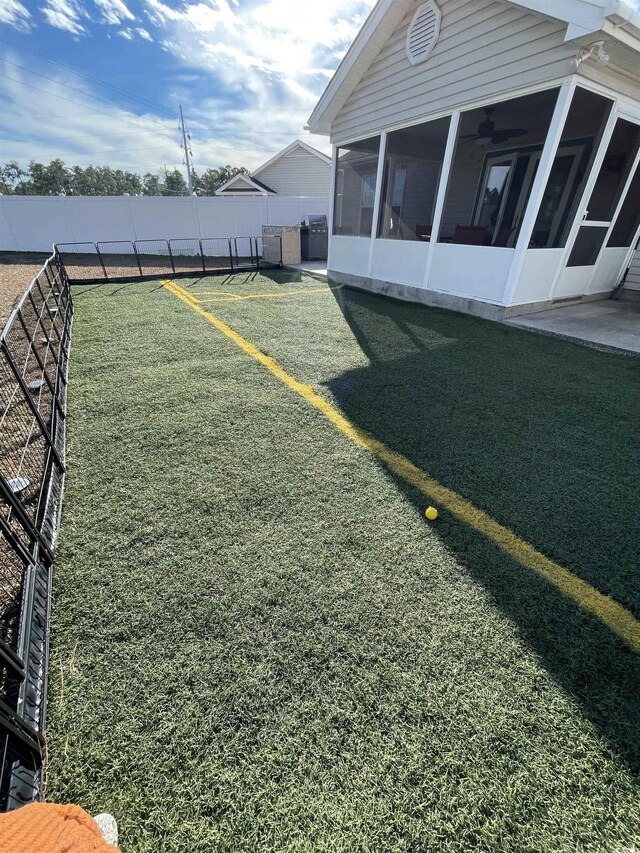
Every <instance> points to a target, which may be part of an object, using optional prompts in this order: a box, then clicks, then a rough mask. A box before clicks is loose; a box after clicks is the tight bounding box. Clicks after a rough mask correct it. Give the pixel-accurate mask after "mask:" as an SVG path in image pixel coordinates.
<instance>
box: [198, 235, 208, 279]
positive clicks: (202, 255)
mask: <svg viewBox="0 0 640 853" xmlns="http://www.w3.org/2000/svg"><path fill="white" fill-rule="evenodd" d="M198 246H200V260H201V261H202V272H206V271H207V268H206V266H205V264H204V252H203V251H202V240H201V239H200V238H198Z"/></svg>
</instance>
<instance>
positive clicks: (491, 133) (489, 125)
mask: <svg viewBox="0 0 640 853" xmlns="http://www.w3.org/2000/svg"><path fill="white" fill-rule="evenodd" d="M494 111H495V107H485V110H484V114H485V118H484V119H483V120H482V121H481V122H480V124H479V125H478V130H477V131H476V133H467V134H465V135H464V136H461V137H460V138H461V139H468V140H473V141H474V142H475V144H476V145H491V143H494V144H497V143H500V142H507V140H509V139H512V138H513V137H514V136H523V135H524V134H525V133H526V132H527V131H526V130H525V128H523V127H509V128H506V129H505V130H496V123H495V121H493V119H492V118H491V115H492V114H493V112H494Z"/></svg>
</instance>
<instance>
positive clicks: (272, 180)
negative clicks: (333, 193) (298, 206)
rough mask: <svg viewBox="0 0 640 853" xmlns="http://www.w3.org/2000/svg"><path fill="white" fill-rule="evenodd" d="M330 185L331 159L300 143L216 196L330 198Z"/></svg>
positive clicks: (232, 182) (304, 143) (218, 191)
mask: <svg viewBox="0 0 640 853" xmlns="http://www.w3.org/2000/svg"><path fill="white" fill-rule="evenodd" d="M330 182H331V158H330V157H327V155H326V154H323V153H322V152H321V151H318V150H316V149H315V148H312V147H311V145H307V143H306V142H303V141H302V140H301V139H296V140H294V141H293V142H292V143H291V145H287V147H286V148H284V149H283V150H282V151H280V152H279V153H278V154H275V155H274V156H273V157H272V158H271V159H270V160H267V162H266V163H263V164H262V166H259V167H258V168H257V169H254V171H253V172H251V174H250V175H242V174H240V175H236V176H235V178H231V180H230V181H227V183H226V184H223V185H222V186H221V187H220V188H219V189H218V190H217V191H216V195H219V196H230V195H231V196H240V195H242V196H246V195H250V196H251V195H253V196H256V195H258V196H259V195H263V196H264V195H266V196H275V195H281V196H288V197H292V196H293V197H303V196H313V197H315V198H322V197H325V198H328V197H329V191H330Z"/></svg>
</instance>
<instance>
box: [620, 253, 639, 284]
mask: <svg viewBox="0 0 640 853" xmlns="http://www.w3.org/2000/svg"><path fill="white" fill-rule="evenodd" d="M624 286H625V289H626V290H640V251H637V252H636V253H635V254H634V256H633V260H632V261H631V267H630V268H629V272H628V273H627V278H626V281H625V283H624Z"/></svg>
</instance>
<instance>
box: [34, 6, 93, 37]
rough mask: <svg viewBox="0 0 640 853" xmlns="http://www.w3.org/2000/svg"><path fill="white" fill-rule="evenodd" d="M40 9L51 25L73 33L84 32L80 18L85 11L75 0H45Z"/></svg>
mask: <svg viewBox="0 0 640 853" xmlns="http://www.w3.org/2000/svg"><path fill="white" fill-rule="evenodd" d="M41 11H42V14H43V15H44V17H45V18H46V20H47V23H48V24H51V26H52V27H57V28H58V29H60V30H67V32H69V33H73V35H82V34H83V33H86V29H85V27H83V26H82V24H81V23H80V20H81V19H82V18H85V17H86V16H87V13H86V11H85V10H84V8H83V7H82V6H81V5H80V3H78V1H77V0H47V2H46V3H45V5H44V6H42V7H41Z"/></svg>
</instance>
